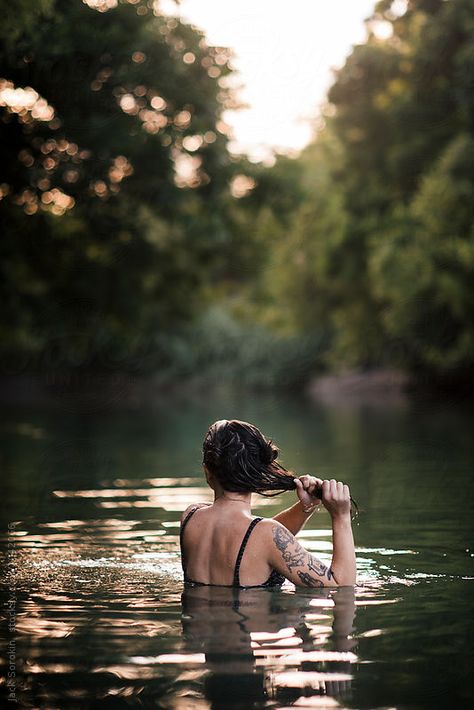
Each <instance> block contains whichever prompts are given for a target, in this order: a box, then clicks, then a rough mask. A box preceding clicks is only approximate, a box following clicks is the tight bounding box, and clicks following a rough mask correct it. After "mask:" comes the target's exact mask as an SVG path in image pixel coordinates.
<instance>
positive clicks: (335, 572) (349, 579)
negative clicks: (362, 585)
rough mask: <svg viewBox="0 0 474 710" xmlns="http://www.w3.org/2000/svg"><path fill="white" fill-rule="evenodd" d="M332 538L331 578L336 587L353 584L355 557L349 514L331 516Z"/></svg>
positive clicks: (354, 578)
mask: <svg viewBox="0 0 474 710" xmlns="http://www.w3.org/2000/svg"><path fill="white" fill-rule="evenodd" d="M332 536H333V553H332V564H331V571H332V576H333V577H334V580H335V582H337V584H338V585H341V586H344V585H352V584H355V583H356V557H355V549H354V537H353V535H352V524H351V516H350V514H344V515H337V516H333V518H332Z"/></svg>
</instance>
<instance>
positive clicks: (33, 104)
mask: <svg viewBox="0 0 474 710" xmlns="http://www.w3.org/2000/svg"><path fill="white" fill-rule="evenodd" d="M0 106H3V107H5V108H6V109H7V111H8V112H9V113H16V114H17V115H18V118H19V120H20V121H21V122H22V123H29V122H31V121H32V120H35V121H52V120H53V118H54V109H53V107H52V106H50V105H49V104H48V102H47V101H46V99H44V98H42V97H41V96H40V95H39V94H38V92H37V91H35V90H34V89H32V88H31V86H26V87H25V88H22V87H15V85H14V84H13V82H12V81H8V80H7V79H0Z"/></svg>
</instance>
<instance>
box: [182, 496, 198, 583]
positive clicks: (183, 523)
mask: <svg viewBox="0 0 474 710" xmlns="http://www.w3.org/2000/svg"><path fill="white" fill-rule="evenodd" d="M198 509H199V506H198V505H197V506H196V507H195V508H193V509H192V510H190V511H189V513H188V514H187V516H186V517H185V519H184V520H183V522H182V523H181V529H180V531H179V545H180V547H181V566H182V568H183V572H184V571H185V568H186V565H185V563H184V545H183V535H184V528H185V527H186V525H187V524H188V522H189V519H190V518H191V517H192V516H193V515H194V513H195V512H196V510H198Z"/></svg>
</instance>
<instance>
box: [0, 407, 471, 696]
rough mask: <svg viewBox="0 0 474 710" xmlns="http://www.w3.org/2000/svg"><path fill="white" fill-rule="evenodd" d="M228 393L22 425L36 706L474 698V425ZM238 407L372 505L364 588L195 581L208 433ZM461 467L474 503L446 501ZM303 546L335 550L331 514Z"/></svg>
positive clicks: (24, 616) (19, 541)
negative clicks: (190, 562) (189, 534)
mask: <svg viewBox="0 0 474 710" xmlns="http://www.w3.org/2000/svg"><path fill="white" fill-rule="evenodd" d="M224 404H225V403H224ZM224 404H222V403H221V404H219V406H218V405H217V404H216V405H215V410H212V409H210V408H209V407H207V408H206V407H204V410H203V405H201V404H199V405H195V406H194V407H189V408H188V409H186V410H184V413H183V412H180V413H178V414H177V413H176V409H167V410H166V411H163V412H160V411H158V412H154V414H153V418H152V417H150V415H149V413H143V415H137V414H136V413H134V414H133V415H131V414H130V415H127V414H126V413H122V414H113V415H112V414H111V415H110V417H108V418H106V419H101V418H97V419H93V418H91V417H84V416H83V415H82V416H80V417H72V418H68V417H66V418H61V417H59V418H58V417H54V416H53V415H46V414H42V415H34V416H33V415H31V416H30V417H29V418H28V416H27V415H25V414H24V413H21V414H19V415H17V420H15V418H14V417H13V418H12V417H9V418H8V420H7V421H5V422H4V424H3V426H2V427H1V429H0V435H1V436H2V439H3V442H2V443H3V444H4V448H3V451H4V464H5V472H6V477H5V481H4V484H3V485H4V491H3V494H4V502H5V503H6V505H4V506H3V507H2V508H1V510H0V515H1V517H2V520H3V521H4V526H3V534H2V535H1V537H0V551H1V552H2V556H3V558H4V560H5V562H6V565H5V570H6V573H7V574H6V577H5V580H6V583H5V585H4V591H3V593H2V595H3V596H2V601H3V609H4V614H3V616H4V622H3V623H4V629H6V630H7V634H6V638H7V640H8V641H10V642H11V641H12V639H13V641H14V654H13V655H14V658H15V672H16V673H17V676H16V681H17V682H16V693H17V699H18V700H19V704H20V706H21V707H47V708H56V707H58V708H59V707H61V708H62V707H78V708H84V707H92V706H94V707H95V705H96V704H100V703H102V702H104V703H106V704H112V707H115V706H116V705H117V707H121V706H124V707H129V706H130V707H138V706H140V707H149V706H151V707H159V708H165V709H167V708H169V709H170V710H171V709H173V710H188V709H191V708H193V709H194V708H199V709H200V708H250V707H252V708H263V707H265V708H285V707H327V708H331V707H361V708H369V707H397V708H398V707H399V708H403V707H426V708H433V707H434V708H437V707H439V708H441V707H446V706H447V699H449V703H448V704H449V705H450V706H454V707H462V706H467V705H469V703H470V702H472V700H473V693H472V690H471V687H470V684H469V676H470V670H471V666H472V655H473V645H472V639H473V638H474V629H473V628H472V627H473V618H474V615H473V614H472V593H471V589H472V586H471V585H472V580H473V576H474V575H473V572H474V570H473V557H472V555H473V553H472V551H471V550H472V549H473V547H472V519H473V515H472V513H473V511H472V502H471V500H472V498H470V493H471V492H472V486H473V481H472V477H471V471H472V462H473V460H474V456H473V449H472V437H471V436H470V432H471V428H472V427H471V425H472V420H471V419H470V418H469V416H467V415H466V413H465V412H462V416H461V413H456V411H453V410H452V408H451V410H448V411H447V412H445V414H443V413H442V411H433V409H428V410H426V411H424V410H421V409H420V408H419V407H415V409H414V410H410V409H409V408H408V409H402V410H396V411H388V410H387V411H380V410H377V411H376V412H373V411H372V412H371V411H370V410H364V409H362V410H357V411H352V412H351V411H346V410H343V411H337V410H333V409H327V408H322V409H321V408H317V407H316V408H311V407H309V405H307V404H305V403H302V402H299V403H295V402H294V401H293V402H286V401H285V402H281V403H279V402H278V401H277V400H271V401H267V400H265V399H264V398H262V399H260V401H259V403H258V405H257V404H256V403H255V401H252V402H251V403H245V402H240V403H239V407H238V408H237V407H236V406H235V402H234V403H233V408H232V407H230V405H229V403H227V404H226V405H225V406H224ZM234 414H235V415H237V414H238V415H239V418H244V419H250V420H254V421H256V422H257V423H259V424H260V425H261V426H262V429H263V430H264V431H267V432H268V433H269V434H272V435H274V436H275V439H276V440H277V441H278V442H279V443H280V444H281V445H282V447H283V449H284V453H285V463H286V464H287V465H289V466H290V467H293V466H294V467H296V468H297V469H298V470H299V471H301V472H307V471H315V472H322V471H324V473H326V474H327V475H328V476H333V475H338V476H340V477H342V478H344V479H346V480H348V481H349V482H350V483H351V486H352V489H353V493H354V496H355V497H356V498H357V500H358V501H359V502H360V504H361V508H362V513H361V516H360V518H359V521H358V524H357V525H356V527H355V539H356V545H357V557H358V570H359V586H358V587H357V588H356V590H355V593H354V591H353V590H351V589H350V588H346V589H339V590H298V591H295V589H294V588H293V586H292V585H291V584H289V583H287V584H286V585H285V586H284V587H283V589H282V590H265V589H260V590H240V591H237V590H231V589H225V588H224V589H223V588H212V587H196V588H189V589H185V590H184V591H183V588H182V582H181V579H182V574H181V566H180V558H179V535H178V534H179V515H180V511H182V510H183V509H184V508H185V507H186V506H187V505H188V504H189V503H190V502H194V501H196V500H199V501H205V500H210V499H211V497H210V494H209V491H208V490H207V489H206V488H204V487H203V481H202V476H201V474H200V472H199V461H200V459H199V448H200V443H201V435H202V432H203V431H204V430H205V428H206V426H207V424H208V423H209V421H211V420H212V419H216V418H218V417H219V415H226V416H227V415H229V416H233V415H234ZM30 420H31V421H30ZM441 432H442V433H443V436H441V435H440V434H441ZM468 432H469V435H468ZM25 441H26V442H27V444H25ZM447 471H449V475H450V481H451V485H452V486H453V487H454V488H456V490H461V491H464V496H463V501H462V505H460V504H459V496H456V497H452V496H446V485H447V484H446V475H447V474H446V472H447ZM341 472H344V473H343V474H342V473H341ZM161 474H163V475H161ZM292 496H293V494H285V496H283V497H282V498H281V499H280V500H277V501H275V500H274V499H265V498H258V497H256V498H255V501H254V503H255V506H254V511H255V512H256V513H257V514H259V513H260V512H261V513H262V514H263V515H273V514H274V513H275V512H277V510H279V509H281V507H283V506H286V505H289V504H290V503H291V502H292V500H293V497H292ZM300 537H301V541H302V543H303V544H304V545H305V547H307V549H309V550H311V551H313V552H315V553H316V554H317V555H318V556H319V557H320V558H321V559H322V560H323V561H325V562H327V561H329V559H330V554H331V531H330V527H329V519H328V517H327V515H326V514H325V513H321V514H319V515H316V516H314V517H313V519H312V520H311V523H310V524H309V525H308V528H305V529H304V530H303V531H302V532H301V534H300ZM12 609H13V610H14V612H15V629H14V632H12V633H8V629H7V626H6V624H7V622H8V621H9V620H10V619H11V613H10V612H11V610H12ZM6 648H7V650H8V649H10V647H9V646H7V647H6ZM9 652H10V651H9ZM2 658H3V659H4V660H3V661H2V685H3V689H6V688H7V678H8V676H7V673H8V669H9V666H7V664H6V661H5V659H6V658H7V656H6V654H5V653H2Z"/></svg>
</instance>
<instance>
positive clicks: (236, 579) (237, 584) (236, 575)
mask: <svg viewBox="0 0 474 710" xmlns="http://www.w3.org/2000/svg"><path fill="white" fill-rule="evenodd" d="M261 520H262V518H254V519H253V520H252V522H251V523H250V525H249V526H248V528H247V532H246V533H245V535H244V539H243V540H242V544H241V545H240V550H239V554H238V555H237V560H236V562H235V569H234V581H233V586H234V587H240V563H241V562H242V557H243V554H244V551H245V547H246V545H247V542H248V540H249V537H250V535H251V534H252V530H253V529H254V527H255V526H256V524H257V523H259V522H260V521H261Z"/></svg>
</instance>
